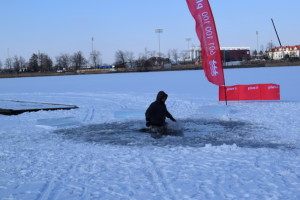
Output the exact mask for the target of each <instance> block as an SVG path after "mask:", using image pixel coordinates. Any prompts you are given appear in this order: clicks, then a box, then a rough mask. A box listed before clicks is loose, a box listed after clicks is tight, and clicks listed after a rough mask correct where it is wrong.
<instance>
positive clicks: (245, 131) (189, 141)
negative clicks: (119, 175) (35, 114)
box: [55, 119, 295, 149]
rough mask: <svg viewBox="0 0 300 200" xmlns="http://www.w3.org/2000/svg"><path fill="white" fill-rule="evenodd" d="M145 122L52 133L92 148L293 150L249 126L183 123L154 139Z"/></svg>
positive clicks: (221, 122)
mask: <svg viewBox="0 0 300 200" xmlns="http://www.w3.org/2000/svg"><path fill="white" fill-rule="evenodd" d="M144 128H145V127H144V121H126V122H114V123H103V124H92V125H86V126H80V127H75V128H68V129H59V130H56V131H55V133H56V134H59V135H61V136H62V137H63V138H65V139H71V140H74V141H77V142H89V143H94V144H110V145H126V146H151V145H152V146H170V147H172V146H190V147H204V146H205V145H206V144H211V145H213V146H219V145H223V144H226V145H233V144H236V145H237V146H239V147H246V148H275V149H278V148H283V149H293V148H295V147H293V146H291V145H288V144H282V143H280V141H278V142H276V143H275V142H272V141H271V140H272V139H270V138H268V136H267V134H265V133H266V132H267V129H266V128H264V127H262V126H260V125H258V124H252V123H249V122H243V121H226V120H218V119H214V120H206V119H186V120H179V121H178V122H177V123H171V124H169V126H168V128H169V132H168V135H165V136H163V137H162V138H160V139H153V138H152V137H151V136H150V134H149V133H145V132H141V131H140V130H142V129H144Z"/></svg>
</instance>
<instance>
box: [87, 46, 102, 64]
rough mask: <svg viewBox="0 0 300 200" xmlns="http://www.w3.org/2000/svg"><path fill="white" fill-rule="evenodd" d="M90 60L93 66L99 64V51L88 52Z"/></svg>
mask: <svg viewBox="0 0 300 200" xmlns="http://www.w3.org/2000/svg"><path fill="white" fill-rule="evenodd" d="M90 60H91V62H92V65H93V67H97V66H99V65H101V62H102V61H101V53H100V51H96V50H94V51H92V52H91V54H90Z"/></svg>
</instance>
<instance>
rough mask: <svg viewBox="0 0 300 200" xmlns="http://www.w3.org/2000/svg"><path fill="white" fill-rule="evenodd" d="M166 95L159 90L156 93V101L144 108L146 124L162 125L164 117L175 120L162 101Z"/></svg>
mask: <svg viewBox="0 0 300 200" xmlns="http://www.w3.org/2000/svg"><path fill="white" fill-rule="evenodd" d="M167 97H168V95H167V94H166V93H165V92H163V91H160V92H158V94H157V97H156V101H154V102H153V103H151V104H150V106H149V108H148V109H147V110H146V113H145V115H146V121H147V123H146V125H147V126H149V125H155V126H163V125H164V124H165V120H166V117H167V118H169V119H171V120H172V121H176V120H175V119H174V117H173V116H172V115H171V114H170V113H169V111H168V110H167V107H166V104H165V102H164V101H162V99H163V98H167Z"/></svg>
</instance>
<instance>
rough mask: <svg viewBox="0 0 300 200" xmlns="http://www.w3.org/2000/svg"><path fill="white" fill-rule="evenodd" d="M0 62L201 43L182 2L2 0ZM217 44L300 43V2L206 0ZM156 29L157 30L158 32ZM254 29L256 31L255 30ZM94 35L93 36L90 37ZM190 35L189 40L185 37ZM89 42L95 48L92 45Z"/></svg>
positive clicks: (105, 56)
mask: <svg viewBox="0 0 300 200" xmlns="http://www.w3.org/2000/svg"><path fill="white" fill-rule="evenodd" d="M0 2H1V6H0V24H1V30H2V31H1V37H0V60H1V61H2V63H4V61H5V59H7V58H8V57H13V56H22V57H24V58H25V59H26V60H28V59H29V58H30V56H31V55H32V54H33V53H38V52H40V53H45V54H48V55H49V56H50V57H51V58H52V59H53V60H54V61H55V58H56V57H57V56H59V55H61V54H65V53H67V54H70V55H72V54H73V53H75V52H78V51H82V52H83V54H84V56H85V57H86V58H88V57H89V54H90V52H91V51H92V48H93V49H94V50H97V51H100V52H101V54H102V62H103V63H104V64H112V63H113V62H114V61H115V53H116V52H117V51H118V50H122V51H129V52H133V53H134V56H135V58H138V57H139V56H140V55H142V54H144V52H145V49H147V51H156V52H158V51H159V36H160V51H161V53H164V54H167V52H168V50H170V49H177V50H178V52H181V51H183V50H187V49H188V46H190V47H191V46H199V45H200V42H199V40H198V38H197V36H196V33H195V21H194V19H193V18H192V16H191V14H190V12H189V10H188V7H187V4H186V1H185V0H176V1H174V0H123V1H116V0H110V1H108V0H26V1H21V0H9V1H7V0H0ZM210 4H211V7H212V11H213V14H214V17H215V22H216V26H217V31H218V35H219V41H220V45H221V47H250V48H251V50H254V49H257V47H258V49H259V50H261V49H265V48H266V47H267V44H268V43H269V42H271V41H272V42H273V43H274V44H275V45H276V46H279V43H278V40H277V37H276V34H275V31H274V29H273V25H272V22H271V18H273V20H274V22H275V25H276V28H277V31H278V33H279V36H280V40H281V43H282V45H299V44H300V37H299V35H300V26H299V7H300V1H299V0H287V1H280V0H252V1H248V0H226V1H224V0H210ZM155 29H163V33H161V34H160V35H158V33H155ZM257 31H258V35H257ZM92 38H94V40H93V42H92ZM187 38H191V41H190V42H188V41H187V40H186V39H187ZM92 46H93V47H92Z"/></svg>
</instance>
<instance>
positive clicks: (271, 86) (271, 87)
mask: <svg viewBox="0 0 300 200" xmlns="http://www.w3.org/2000/svg"><path fill="white" fill-rule="evenodd" d="M278 88H279V87H278V86H275V85H270V86H268V90H270V89H278Z"/></svg>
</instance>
